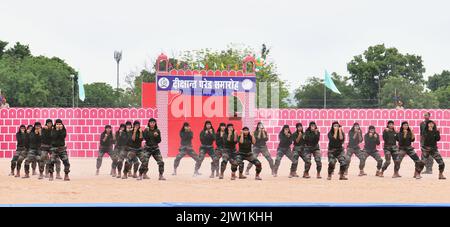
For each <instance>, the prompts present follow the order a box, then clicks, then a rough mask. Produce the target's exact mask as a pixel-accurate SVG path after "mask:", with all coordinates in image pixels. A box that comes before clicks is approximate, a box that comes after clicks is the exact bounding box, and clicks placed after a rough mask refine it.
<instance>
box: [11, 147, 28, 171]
mask: <svg viewBox="0 0 450 227" xmlns="http://www.w3.org/2000/svg"><path fill="white" fill-rule="evenodd" d="M26 150H27V149H26V148H25V147H18V148H17V150H16V151H15V152H14V155H13V157H12V159H11V172H14V169H16V167H17V170H20V165H19V164H18V161H19V157H20V154H22V153H23V152H26ZM22 161H23V160H22ZM22 161H21V162H20V163H22Z"/></svg>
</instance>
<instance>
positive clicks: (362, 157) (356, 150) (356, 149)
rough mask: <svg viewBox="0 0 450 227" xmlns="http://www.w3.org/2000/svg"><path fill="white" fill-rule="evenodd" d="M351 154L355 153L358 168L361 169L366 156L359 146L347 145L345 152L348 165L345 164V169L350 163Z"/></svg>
mask: <svg viewBox="0 0 450 227" xmlns="http://www.w3.org/2000/svg"><path fill="white" fill-rule="evenodd" d="M353 154H355V155H356V157H357V158H358V159H359V170H363V169H364V163H365V159H366V157H365V156H366V154H365V153H364V151H362V150H361V149H360V148H359V147H348V148H347V154H346V158H347V161H348V165H347V169H346V170H345V171H348V168H349V167H350V163H351V162H352V156H353Z"/></svg>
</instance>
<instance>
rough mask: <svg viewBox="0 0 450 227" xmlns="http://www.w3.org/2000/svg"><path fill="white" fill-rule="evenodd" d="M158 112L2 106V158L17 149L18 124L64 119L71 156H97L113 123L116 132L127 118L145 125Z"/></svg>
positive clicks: (150, 110) (0, 118) (152, 110)
mask: <svg viewBox="0 0 450 227" xmlns="http://www.w3.org/2000/svg"><path fill="white" fill-rule="evenodd" d="M156 115H157V110H156V109H134V108H130V109H113V108H10V109H0V158H3V157H4V158H9V157H11V156H12V154H13V151H14V150H15V149H16V141H15V133H16V132H17V130H18V127H19V125H21V124H24V125H28V124H33V123H34V122H35V121H40V122H41V123H42V124H44V123H45V120H46V119H47V118H51V119H52V120H53V121H54V120H55V119H57V118H61V120H62V121H63V123H64V125H65V126H66V129H67V137H66V145H67V150H68V153H69V155H70V156H71V157H96V155H97V150H98V146H99V141H100V139H99V138H100V133H101V132H103V130H104V125H107V124H110V125H112V126H113V130H114V131H116V130H117V129H118V127H119V125H120V124H121V123H124V122H126V121H127V120H130V121H134V120H139V121H140V122H141V125H146V124H147V122H148V119H149V118H152V117H155V118H156Z"/></svg>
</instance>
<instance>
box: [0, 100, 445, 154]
mask: <svg viewBox="0 0 450 227" xmlns="http://www.w3.org/2000/svg"><path fill="white" fill-rule="evenodd" d="M427 111H429V112H431V118H432V119H433V120H435V121H436V122H437V124H438V128H439V129H440V131H441V141H440V142H439V143H438V146H439V148H440V152H441V154H443V156H446V157H448V156H450V110H448V109H446V110H413V109H408V110H387V109H328V110H320V109H280V110H279V109H258V110H257V115H256V117H255V124H254V125H251V126H250V127H251V128H254V127H255V125H256V122H258V121H262V122H263V123H264V124H265V127H266V128H267V130H268V132H269V137H270V138H269V139H270V140H269V142H268V146H269V149H270V151H271V152H272V154H275V152H276V151H275V149H276V146H277V143H278V142H277V141H278V138H277V135H278V132H279V131H280V130H281V127H282V126H283V125H284V124H288V125H290V126H291V130H294V127H295V124H296V123H297V122H301V123H302V124H303V125H304V126H307V125H308V123H309V121H311V120H314V121H315V122H316V123H317V125H318V126H319V129H320V132H321V134H322V137H321V142H320V146H321V149H322V151H323V152H326V147H327V141H328V139H326V133H327V132H328V130H329V128H330V124H331V122H332V121H333V120H338V121H339V122H340V123H341V124H342V125H343V126H344V131H345V132H346V133H347V132H348V130H350V128H351V126H352V124H353V122H355V121H356V122H359V123H360V125H361V127H362V128H363V131H364V132H365V131H367V127H368V126H369V125H371V124H373V125H375V126H376V128H377V131H378V132H381V130H382V129H383V128H384V127H385V125H386V121H387V120H389V119H392V120H394V121H395V124H396V125H397V126H398V125H399V124H400V122H401V121H403V120H407V121H408V122H409V123H410V125H411V126H413V129H414V132H415V133H416V137H417V138H416V141H419V138H418V136H419V128H418V127H419V124H420V122H421V121H422V116H423V113H425V112H427ZM151 117H155V118H156V117H157V110H156V109H111V108H74V109H72V108H65V109H62V108H61V109H60V108H11V109H0V158H9V157H11V156H12V153H13V151H14V150H15V148H16V142H15V138H14V135H15V133H16V132H17V128H18V126H19V125H20V124H25V125H27V124H32V123H34V122H35V121H40V122H41V123H44V122H45V119H47V118H51V119H53V120H55V119H56V118H61V119H62V120H63V122H64V123H65V125H66V127H67V131H68V137H67V141H66V142H67V148H68V151H69V154H70V156H71V157H95V156H96V155H97V149H98V141H99V136H100V133H101V132H102V131H103V126H104V125H106V124H111V125H112V126H113V129H114V130H117V128H118V125H119V124H120V123H123V122H125V121H127V120H136V119H137V120H140V121H141V124H143V125H145V124H146V123H147V121H148V119H149V118H151ZM177 130H178V128H177ZM195 139H198V138H195ZM414 146H415V147H416V148H418V147H419V143H418V142H416V143H414ZM380 147H381V146H380Z"/></svg>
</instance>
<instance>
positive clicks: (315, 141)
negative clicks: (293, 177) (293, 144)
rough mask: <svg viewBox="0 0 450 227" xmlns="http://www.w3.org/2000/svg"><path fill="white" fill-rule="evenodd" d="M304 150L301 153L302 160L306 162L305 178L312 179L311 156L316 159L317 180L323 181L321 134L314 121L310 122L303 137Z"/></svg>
mask: <svg viewBox="0 0 450 227" xmlns="http://www.w3.org/2000/svg"><path fill="white" fill-rule="evenodd" d="M303 139H304V148H303V153H301V158H302V159H303V161H304V162H305V171H304V172H303V178H310V176H309V169H310V168H311V156H313V157H314V161H315V162H316V170H317V176H316V177H317V179H321V178H322V177H321V176H320V171H321V170H322V160H321V153H320V147H319V140H320V132H319V129H318V128H317V125H316V123H315V122H314V121H311V122H309V126H308V128H307V129H306V130H305V134H304V135H303Z"/></svg>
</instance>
